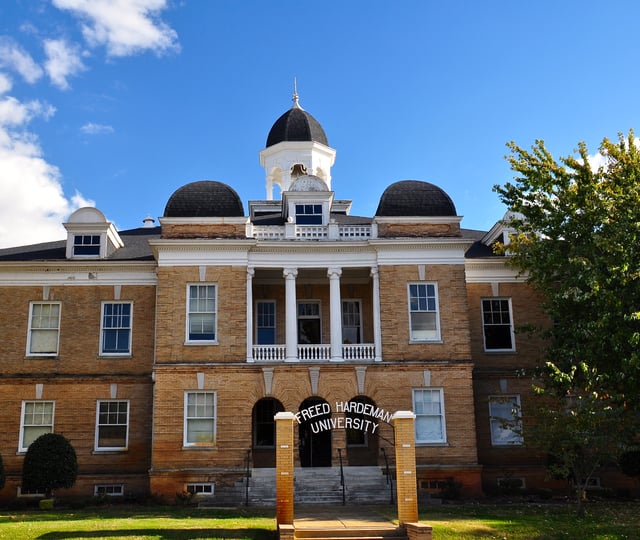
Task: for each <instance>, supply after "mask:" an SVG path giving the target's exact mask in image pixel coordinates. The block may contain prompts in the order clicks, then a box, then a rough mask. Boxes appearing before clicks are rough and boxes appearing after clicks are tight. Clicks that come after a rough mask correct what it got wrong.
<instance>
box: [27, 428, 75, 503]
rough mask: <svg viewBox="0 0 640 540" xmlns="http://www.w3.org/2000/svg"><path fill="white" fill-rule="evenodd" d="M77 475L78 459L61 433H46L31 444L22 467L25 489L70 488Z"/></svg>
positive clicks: (48, 491)
mask: <svg viewBox="0 0 640 540" xmlns="http://www.w3.org/2000/svg"><path fill="white" fill-rule="evenodd" d="M77 476H78V460H77V457H76V452H75V450H74V449H73V446H71V443H70V442H69V441H68V440H67V439H66V438H65V437H64V436H62V435H60V434H58V433H45V434H44V435H41V436H40V437H38V438H37V439H36V440H35V441H33V442H32V443H31V444H30V445H29V449H28V450H27V454H26V455H25V457H24V463H23V465H22V486H23V488H25V489H29V490H38V491H44V492H45V496H46V498H50V497H51V491H52V490H54V489H57V488H70V487H71V486H73V484H74V483H75V481H76V478H77Z"/></svg>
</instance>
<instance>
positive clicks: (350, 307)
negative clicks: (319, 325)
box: [342, 300, 362, 343]
mask: <svg viewBox="0 0 640 540" xmlns="http://www.w3.org/2000/svg"><path fill="white" fill-rule="evenodd" d="M342 342H343V343H362V321H361V319H360V301H359V300H343V301H342Z"/></svg>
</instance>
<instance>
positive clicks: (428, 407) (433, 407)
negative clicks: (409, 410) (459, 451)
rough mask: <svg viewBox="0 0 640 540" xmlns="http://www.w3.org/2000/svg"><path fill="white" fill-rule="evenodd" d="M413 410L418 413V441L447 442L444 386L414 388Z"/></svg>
mask: <svg viewBox="0 0 640 540" xmlns="http://www.w3.org/2000/svg"><path fill="white" fill-rule="evenodd" d="M413 410H414V413H415V415H416V422H415V430H416V443H436V444H437V443H446V442H447V430H446V424H445V418H444V393H443V391H442V388H416V389H414V390H413Z"/></svg>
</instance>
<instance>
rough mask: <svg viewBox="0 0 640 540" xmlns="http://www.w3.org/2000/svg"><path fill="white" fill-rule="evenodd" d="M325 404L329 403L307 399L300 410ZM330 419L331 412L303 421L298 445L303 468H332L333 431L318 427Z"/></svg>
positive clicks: (316, 399)
mask: <svg viewBox="0 0 640 540" xmlns="http://www.w3.org/2000/svg"><path fill="white" fill-rule="evenodd" d="M325 403H327V402H326V401H325V400H324V399H321V398H307V399H305V400H304V401H303V402H302V404H301V405H300V410H303V409H308V408H309V407H315V406H316V405H322V404H325ZM329 418H331V412H328V413H326V414H323V415H319V416H314V417H313V418H312V419H307V420H305V419H304V418H302V419H301V423H300V424H299V425H298V444H299V449H300V465H301V466H302V467H331V430H325V431H322V430H320V429H319V427H318V422H322V420H327V419H329Z"/></svg>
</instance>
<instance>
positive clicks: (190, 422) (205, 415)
mask: <svg viewBox="0 0 640 540" xmlns="http://www.w3.org/2000/svg"><path fill="white" fill-rule="evenodd" d="M215 443H216V393H215V392H204V391H198V392H185V394H184V443H183V444H184V446H213V445H215Z"/></svg>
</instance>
